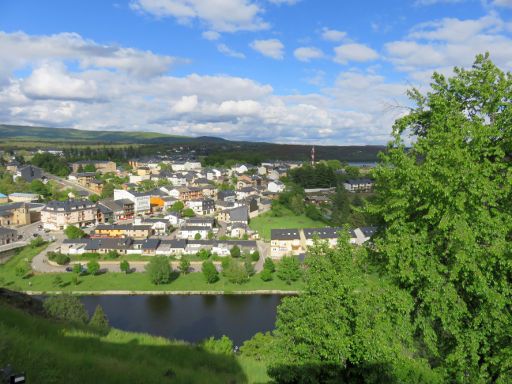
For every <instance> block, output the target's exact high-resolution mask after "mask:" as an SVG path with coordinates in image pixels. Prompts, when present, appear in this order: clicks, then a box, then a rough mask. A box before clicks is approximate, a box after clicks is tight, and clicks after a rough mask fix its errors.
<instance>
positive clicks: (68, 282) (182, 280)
mask: <svg viewBox="0 0 512 384" xmlns="http://www.w3.org/2000/svg"><path fill="white" fill-rule="evenodd" d="M45 247H46V245H44V246H42V247H38V248H30V247H25V248H23V249H22V250H21V251H20V252H19V253H18V254H17V255H16V256H14V257H13V258H12V259H11V260H9V261H8V262H7V263H6V264H3V265H0V286H5V287H7V288H9V289H14V290H21V291H44V292H51V291H65V292H69V291H75V292H76V291H107V290H108V291H113V290H116V291H218V292H219V293H222V292H225V293H229V292H234V291H256V290H285V291H296V290H300V289H302V287H303V282H302V281H299V282H295V283H292V284H291V285H288V284H286V283H285V282H283V281H281V280H279V279H278V278H277V277H276V276H274V279H273V280H272V281H269V282H264V281H262V280H261V279H260V277H259V275H254V276H252V277H251V278H250V280H249V281H248V282H247V283H245V284H240V285H239V284H233V283H230V282H229V281H227V280H226V279H225V278H223V277H221V279H220V280H219V281H218V282H216V283H214V284H207V283H206V281H205V279H204V276H203V274H202V273H200V272H198V273H189V274H188V275H179V276H178V277H177V278H176V279H175V280H174V281H172V282H171V283H169V284H164V285H154V284H152V283H151V282H150V281H149V278H148V276H147V274H146V273H131V274H128V275H126V274H124V273H114V272H107V273H105V274H102V275H98V276H80V278H79V283H78V285H75V284H73V282H72V277H73V275H74V274H73V273H71V272H66V273H41V274H34V275H32V276H30V277H25V278H22V277H19V276H17V275H16V267H17V266H18V265H19V264H20V263H26V261H25V260H29V261H30V260H31V259H32V258H33V257H34V256H35V255H37V254H38V253H39V252H41V250H43V249H44V248H45ZM56 276H60V277H61V279H62V281H63V284H62V286H61V287H59V286H56V285H55V284H54V280H55V277H56Z"/></svg>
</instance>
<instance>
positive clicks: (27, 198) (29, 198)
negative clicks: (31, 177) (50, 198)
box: [9, 192, 41, 203]
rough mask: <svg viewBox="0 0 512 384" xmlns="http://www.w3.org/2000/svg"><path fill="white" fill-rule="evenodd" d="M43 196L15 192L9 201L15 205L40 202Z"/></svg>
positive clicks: (10, 195)
mask: <svg viewBox="0 0 512 384" xmlns="http://www.w3.org/2000/svg"><path fill="white" fill-rule="evenodd" d="M40 198H41V196H39V195H38V194H37V193H21V192H14V193H11V194H9V200H10V201H12V202H13V203H33V202H36V201H39V199H40Z"/></svg>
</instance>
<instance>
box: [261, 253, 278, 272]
mask: <svg viewBox="0 0 512 384" xmlns="http://www.w3.org/2000/svg"><path fill="white" fill-rule="evenodd" d="M263 269H267V270H269V271H270V272H275V271H276V265H275V263H274V261H273V260H272V259H271V258H270V257H267V258H266V259H265V261H264V262H263Z"/></svg>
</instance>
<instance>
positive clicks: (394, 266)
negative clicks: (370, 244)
mask: <svg viewBox="0 0 512 384" xmlns="http://www.w3.org/2000/svg"><path fill="white" fill-rule="evenodd" d="M454 74H455V75H454V76H453V77H451V78H446V77H445V76H443V75H441V74H437V73H435V74H434V75H433V77H432V91H431V92H429V93H427V94H426V95H423V94H421V93H420V92H419V91H418V90H412V91H410V92H409V95H410V97H411V99H412V100H413V101H414V102H415V103H416V107H415V108H413V109H412V110H411V111H410V113H409V114H408V115H406V116H404V117H403V118H401V119H399V120H397V121H396V123H395V125H394V127H393V140H392V141H391V143H389V145H388V149H387V151H386V153H384V154H382V155H381V161H382V164H381V165H379V166H377V168H376V169H375V171H374V176H375V178H376V185H377V199H376V201H374V202H373V203H370V204H369V207H368V210H369V212H370V213H372V214H375V215H377V216H378V217H379V219H380V221H381V223H382V225H383V227H384V228H385V230H383V231H381V232H380V233H379V234H378V235H377V236H376V238H375V240H374V242H375V249H378V253H376V254H375V262H376V264H377V265H378V266H380V268H381V271H385V273H386V275H388V276H389V277H390V278H391V279H393V281H396V283H397V285H399V286H400V287H402V288H403V290H404V291H405V292H407V293H408V294H409V295H410V297H411V298H412V299H413V302H414V305H415V306H414V311H412V320H413V322H414V325H415V331H416V332H417V334H418V342H419V343H421V345H422V346H423V354H424V356H425V357H426V358H428V359H429V360H430V361H432V364H433V365H435V366H437V367H438V369H439V370H446V372H447V378H446V381H447V382H453V383H470V382H471V383H483V382H510V381H512V373H511V371H510V367H511V364H510V362H511V356H512V350H511V349H510V346H511V338H510V335H511V334H512V307H511V306H510V303H511V302H512V290H511V287H512V285H511V283H512V263H511V262H510V260H512V237H511V235H510V234H511V233H512V204H510V202H511V201H512V166H511V154H512V144H511V143H512V141H511V138H512V124H511V123H510V121H511V116H512V75H511V74H510V73H507V74H504V73H503V72H502V71H501V70H500V69H498V68H497V67H496V66H495V65H494V64H493V63H492V62H491V60H490V59H489V57H488V55H479V56H477V58H476V61H475V63H474V65H473V67H472V68H470V69H467V70H466V69H462V68H455V70H454ZM405 132H409V133H410V134H411V135H412V138H411V142H412V143H413V144H412V146H411V147H410V148H407V145H406V143H405V142H404V139H403V136H402V135H403V134H404V133H405Z"/></svg>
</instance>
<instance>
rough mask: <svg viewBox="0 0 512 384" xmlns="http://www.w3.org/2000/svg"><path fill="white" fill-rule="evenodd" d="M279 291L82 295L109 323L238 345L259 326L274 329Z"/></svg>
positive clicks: (92, 308) (131, 328) (157, 333)
mask: <svg viewBox="0 0 512 384" xmlns="http://www.w3.org/2000/svg"><path fill="white" fill-rule="evenodd" d="M282 298H283V296H280V295H137V296H127V295H108V296H82V297H80V300H81V301H82V303H83V304H84V305H85V307H86V309H87V311H88V312H89V315H92V313H93V312H94V309H95V308H96V306H97V305H101V306H102V308H103V310H104V311H105V313H106V315H107V316H108V319H109V321H110V325H111V326H113V327H115V328H119V329H122V330H125V331H133V332H145V333H149V334H152V335H157V336H164V337H167V338H170V339H179V340H185V341H189V342H199V341H201V340H204V339H206V338H208V337H210V336H215V337H216V338H219V337H221V336H222V335H226V336H228V337H229V338H230V339H231V340H233V342H234V343H235V345H238V346H240V345H241V344H242V343H243V342H244V341H245V340H248V339H250V338H251V337H252V336H253V335H254V334H256V333H257V332H266V331H270V330H272V329H274V323H275V319H276V309H277V306H278V305H279V303H280V302H281V299H282Z"/></svg>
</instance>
